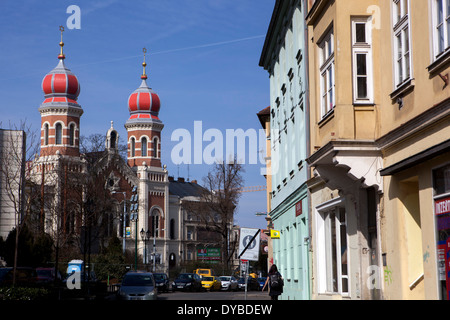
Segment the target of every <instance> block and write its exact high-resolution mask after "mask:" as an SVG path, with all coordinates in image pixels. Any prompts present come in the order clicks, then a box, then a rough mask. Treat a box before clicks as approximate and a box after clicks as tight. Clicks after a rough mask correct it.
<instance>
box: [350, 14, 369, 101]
mask: <svg viewBox="0 0 450 320" xmlns="http://www.w3.org/2000/svg"><path fill="white" fill-rule="evenodd" d="M371 24H372V19H371V17H369V18H353V19H352V57H353V102H354V103H373V76H372V74H373V71H372V70H373V69H372V28H371Z"/></svg>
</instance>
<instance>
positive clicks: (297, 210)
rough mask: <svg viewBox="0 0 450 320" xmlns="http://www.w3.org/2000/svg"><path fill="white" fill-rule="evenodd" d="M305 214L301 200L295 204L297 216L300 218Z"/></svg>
mask: <svg viewBox="0 0 450 320" xmlns="http://www.w3.org/2000/svg"><path fill="white" fill-rule="evenodd" d="M302 213H303V208H302V201H301V200H300V201H299V202H297V203H296V204H295V216H296V217H298V216H300V215H301V214H302Z"/></svg>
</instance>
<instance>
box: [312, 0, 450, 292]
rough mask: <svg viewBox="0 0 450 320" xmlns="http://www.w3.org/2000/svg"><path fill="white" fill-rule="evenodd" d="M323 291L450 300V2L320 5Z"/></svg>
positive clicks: (316, 139) (317, 212)
mask: <svg viewBox="0 0 450 320" xmlns="http://www.w3.org/2000/svg"><path fill="white" fill-rule="evenodd" d="M306 20H307V24H308V44H309V50H308V65H309V71H308V72H309V83H310V88H309V99H310V106H311V107H310V109H311V110H310V127H311V132H310V136H311V143H310V145H311V150H310V151H311V156H310V157H309V159H308V164H309V165H310V167H311V170H312V178H311V179H310V180H309V181H308V188H309V192H310V195H311V207H310V214H311V224H312V238H313V244H312V250H313V275H312V279H313V286H312V288H313V289H312V297H313V299H314V298H315V299H448V290H449V289H450V286H449V285H447V283H450V279H449V275H450V240H449V236H450V140H449V137H450V85H449V74H450V72H449V71H450V6H448V3H447V1H444V0H420V1H417V0H415V1H412V0H384V1H381V0H380V1H374V0H359V1H356V0H351V1H349V0H317V1H313V0H311V1H309V8H308V16H307V19H306Z"/></svg>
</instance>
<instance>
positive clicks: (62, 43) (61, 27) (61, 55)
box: [58, 25, 66, 59]
mask: <svg viewBox="0 0 450 320" xmlns="http://www.w3.org/2000/svg"><path fill="white" fill-rule="evenodd" d="M59 31H61V42H60V43H59V46H60V47H61V52H60V53H59V56H58V59H65V58H66V57H65V56H64V53H63V47H64V42H63V32H64V27H63V26H62V25H61V26H59Z"/></svg>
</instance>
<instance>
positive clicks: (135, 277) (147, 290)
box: [118, 271, 158, 300]
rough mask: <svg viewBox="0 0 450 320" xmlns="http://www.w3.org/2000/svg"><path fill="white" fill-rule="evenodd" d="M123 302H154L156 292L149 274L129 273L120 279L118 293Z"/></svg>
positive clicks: (153, 281)
mask: <svg viewBox="0 0 450 320" xmlns="http://www.w3.org/2000/svg"><path fill="white" fill-rule="evenodd" d="M118 295H119V298H120V299H123V300H156V298H157V296H158V291H157V289H156V286H155V279H154V278H153V274H152V273H150V272H139V271H135V272H133V271H130V272H128V273H127V274H125V276H124V277H123V279H122V284H121V286H120V289H119V292H118Z"/></svg>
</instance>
